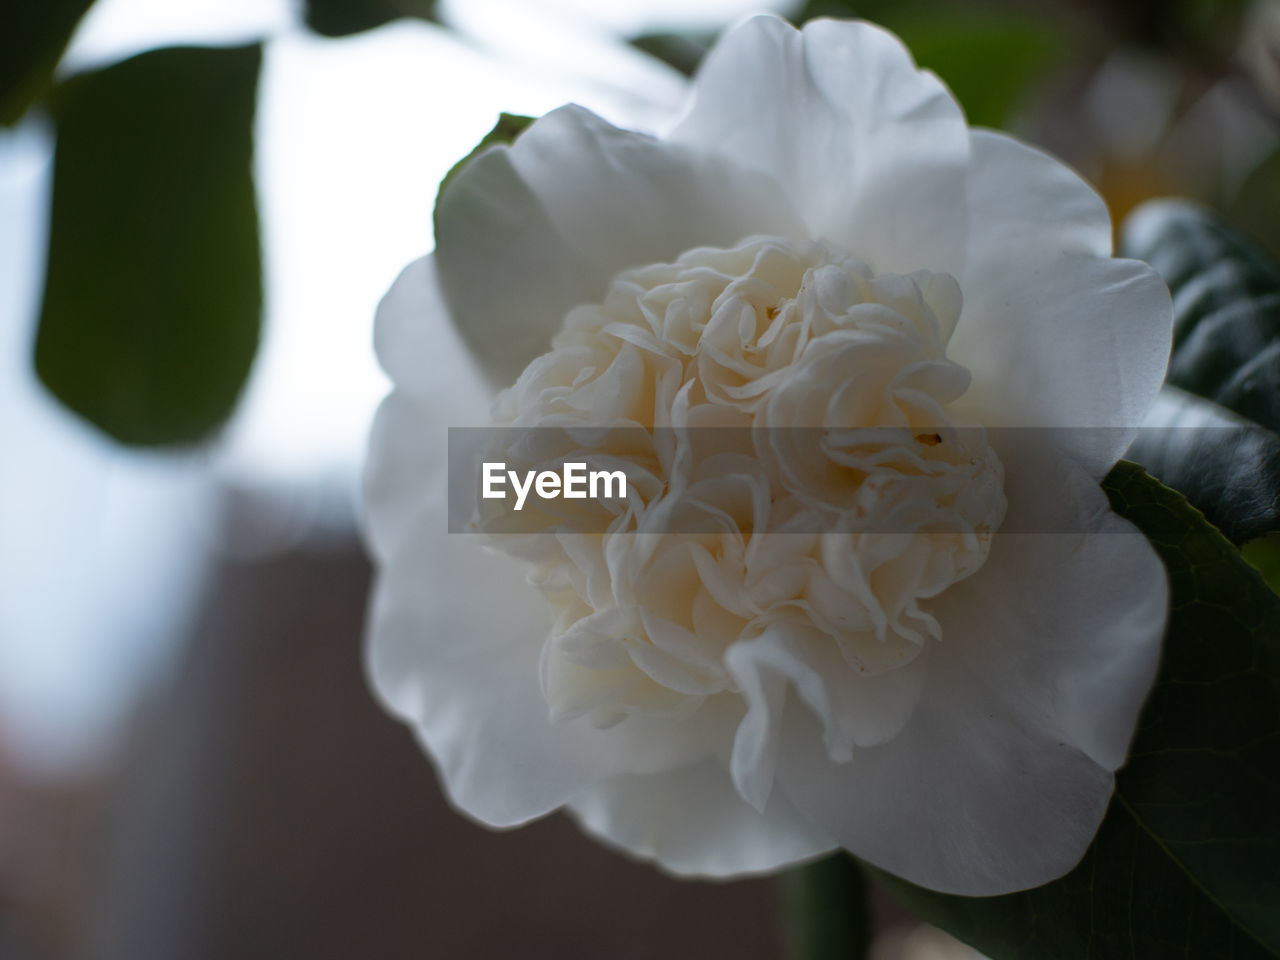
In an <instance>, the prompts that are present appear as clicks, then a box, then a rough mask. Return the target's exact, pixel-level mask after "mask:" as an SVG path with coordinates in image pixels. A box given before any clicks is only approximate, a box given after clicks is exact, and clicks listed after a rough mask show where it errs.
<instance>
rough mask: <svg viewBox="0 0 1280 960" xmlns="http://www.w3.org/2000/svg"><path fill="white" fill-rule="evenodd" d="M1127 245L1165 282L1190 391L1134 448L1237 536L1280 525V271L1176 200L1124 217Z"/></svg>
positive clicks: (1157, 417)
mask: <svg viewBox="0 0 1280 960" xmlns="http://www.w3.org/2000/svg"><path fill="white" fill-rule="evenodd" d="M1121 253H1122V254H1124V255H1125V256H1130V257H1138V258H1140V259H1143V260H1146V261H1147V262H1148V263H1150V264H1151V265H1152V266H1154V267H1155V268H1156V270H1158V271H1159V272H1160V275H1161V276H1162V277H1164V280H1165V282H1166V283H1168V284H1169V289H1170V290H1171V291H1172V293H1173V312H1174V340H1173V354H1172V357H1171V358H1170V362H1169V377H1168V380H1169V383H1170V384H1172V385H1173V386H1174V387H1177V388H1180V389H1181V390H1182V391H1185V393H1183V394H1168V395H1166V397H1164V398H1162V399H1163V400H1164V401H1165V402H1164V403H1163V405H1162V406H1161V405H1158V406H1157V409H1156V411H1155V414H1154V419H1153V422H1152V424H1151V426H1152V427H1153V428H1154V429H1149V430H1147V431H1144V433H1143V434H1142V435H1141V436H1140V437H1139V439H1138V441H1137V442H1136V443H1135V445H1134V447H1133V448H1132V449H1131V450H1130V453H1129V455H1130V456H1131V457H1132V458H1133V459H1135V460H1138V461H1140V462H1141V463H1142V464H1143V465H1144V466H1146V467H1147V469H1149V470H1150V471H1151V472H1152V473H1153V474H1155V475H1156V476H1158V477H1159V478H1160V479H1161V480H1163V481H1164V482H1165V483H1167V484H1169V485H1170V486H1172V487H1175V488H1176V489H1178V490H1180V491H1181V492H1182V493H1184V494H1186V496H1187V497H1188V498H1189V499H1190V500H1191V502H1192V503H1193V504H1194V505H1195V506H1196V507H1197V508H1199V509H1200V510H1202V511H1204V513H1205V515H1206V516H1208V517H1209V519H1210V520H1211V521H1213V523H1215V524H1216V525H1217V526H1218V527H1219V528H1220V529H1221V530H1222V531H1223V533H1224V534H1226V535H1227V537H1228V538H1229V539H1230V540H1232V542H1234V543H1243V542H1244V541H1246V540H1251V539H1254V538H1256V537H1259V536H1262V535H1263V534H1266V533H1269V532H1271V531H1274V530H1280V433H1277V432H1276V431H1277V430H1280V267H1277V266H1276V265H1275V264H1274V263H1272V262H1271V260H1270V259H1269V257H1268V256H1267V255H1266V254H1265V253H1264V252H1263V251H1261V250H1260V249H1258V248H1257V247H1255V246H1254V245H1253V244H1251V243H1250V242H1249V241H1247V240H1245V239H1244V238H1243V237H1241V236H1240V235H1239V234H1237V233H1236V232H1235V231H1233V230H1232V229H1231V228H1230V227H1228V226H1226V224H1224V223H1223V222H1222V221H1220V220H1219V219H1217V218H1216V217H1215V216H1214V215H1213V214H1211V213H1209V212H1208V211H1206V210H1203V209H1201V208H1200V207H1197V206H1195V205H1193V204H1190V203H1186V202H1183V201H1173V200H1161V201H1154V202H1151V203H1148V204H1144V205H1143V206H1142V207H1139V208H1138V209H1137V210H1135V211H1134V212H1133V214H1131V215H1130V216H1129V218H1128V219H1127V220H1126V221H1125V225H1124V229H1123V231H1122V234H1121ZM1195 398H1205V400H1208V401H1212V403H1205V402H1203V401H1199V400H1197V399H1195ZM1164 428H1172V429H1164Z"/></svg>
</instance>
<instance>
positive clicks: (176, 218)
mask: <svg viewBox="0 0 1280 960" xmlns="http://www.w3.org/2000/svg"><path fill="white" fill-rule="evenodd" d="M260 59H261V57H260V51H259V49H258V48H257V47H256V46H252V47H242V48H238V49H204V48H201V49H196V48H174V49H166V50H157V51H152V52H149V53H144V54H141V55H139V56H137V57H134V58H133V59H130V60H126V61H124V62H122V63H118V64H115V65H113V66H110V67H107V68H106V69H104V70H101V71H98V72H95V73H90V74H84V75H81V76H78V77H75V78H73V79H72V80H71V81H70V82H68V83H67V84H66V86H65V87H64V88H62V89H61V90H60V91H59V92H58V95H57V97H56V99H55V119H56V123H57V148H56V154H55V161H54V178H53V179H54V183H53V211H52V220H51V225H50V236H49V258H48V268H47V276H46V281H45V294H44V304H43V309H42V312H41V318H40V330H39V334H38V337H37V340H36V369H37V371H38V373H39V375H40V377H41V379H42V380H43V381H44V383H45V384H46V385H47V386H48V388H49V389H50V390H51V391H53V393H54V394H55V395H56V396H57V397H58V398H59V399H60V400H62V402H63V403H65V404H66V405H67V406H68V407H70V408H71V409H72V410H74V411H75V412H77V413H78V414H80V415H81V416H83V417H84V418H86V419H87V420H89V421H90V422H92V423H93V424H95V425H96V426H98V427H99V428H101V429H102V430H104V431H106V432H107V433H108V434H110V435H111V436H113V437H115V438H116V439H118V440H121V441H123V442H125V443H133V444H162V443H179V442H192V441H195V440H198V439H200V438H202V437H204V436H205V435H207V434H208V433H209V432H210V431H211V430H213V429H214V428H215V427H216V426H218V425H219V424H220V423H221V422H222V421H223V420H224V419H225V418H226V417H227V416H228V415H229V414H230V412H231V410H232V408H233V406H234V404H235V401H236V398H237V396H238V395H239V393H240V389H241V387H242V386H243V384H244V382H245V379H246V377H247V375H248V372H249V367H250V364H251V363H252V360H253V355H254V352H255V350H256V349H257V344H258V325H259V313H260V310H261V299H262V291H261V278H260V267H259V245H258V223H257V214H256V208H255V203H254V189H253V180H252V175H251V169H250V168H251V160H252V131H253V114H254V102H255V98H256V86H257V77H258V68H259V63H260Z"/></svg>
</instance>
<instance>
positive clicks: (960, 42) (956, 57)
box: [886, 9, 1063, 127]
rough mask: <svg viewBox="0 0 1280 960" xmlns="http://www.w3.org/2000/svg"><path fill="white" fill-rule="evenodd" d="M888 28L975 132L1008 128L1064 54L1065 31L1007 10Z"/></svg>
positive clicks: (893, 21)
mask: <svg viewBox="0 0 1280 960" xmlns="http://www.w3.org/2000/svg"><path fill="white" fill-rule="evenodd" d="M886 26H889V27H890V28H891V29H892V30H894V31H895V32H896V33H897V34H898V35H899V36H900V37H901V38H902V40H903V42H904V43H906V45H907V47H908V49H910V50H911V53H912V55H913V56H914V57H915V58H916V62H917V63H918V64H919V65H920V66H921V67H925V68H927V69H930V70H932V71H933V72H934V73H936V74H937V75H938V76H939V77H941V78H942V80H943V82H944V83H946V84H947V86H948V87H950V88H951V92H952V93H953V94H955V97H956V99H957V100H959V101H960V104H961V106H963V107H964V111H965V115H966V116H967V117H968V120H969V123H971V124H973V125H975V126H983V127H1003V126H1006V125H1007V124H1008V122H1009V118H1010V114H1011V113H1012V112H1013V108H1014V107H1016V106H1017V105H1018V103H1019V102H1020V100H1021V98H1022V96H1023V95H1024V94H1025V93H1026V92H1027V90H1028V88H1029V87H1030V86H1031V85H1032V84H1033V83H1034V81H1035V80H1037V79H1038V78H1040V77H1041V76H1043V75H1044V74H1045V73H1046V72H1047V71H1048V70H1049V68H1050V67H1052V66H1053V65H1054V64H1055V63H1056V62H1057V61H1058V60H1059V58H1060V57H1061V55H1062V53H1063V39H1062V30H1061V27H1060V26H1055V25H1054V24H1051V23H1049V22H1047V21H1045V20H1042V19H1037V18H1034V17H1027V16H1020V15H1015V14H1012V13H1010V12H1009V11H1007V10H1006V11H1001V12H998V13H975V12H974V11H971V10H967V9H966V10H965V12H964V13H963V14H956V13H943V12H941V11H931V12H929V13H927V14H925V13H921V14H917V15H914V16H905V17H903V16H899V17H893V18H890V19H889V20H888V21H887V22H886Z"/></svg>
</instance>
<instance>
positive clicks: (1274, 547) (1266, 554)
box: [1240, 533, 1280, 594]
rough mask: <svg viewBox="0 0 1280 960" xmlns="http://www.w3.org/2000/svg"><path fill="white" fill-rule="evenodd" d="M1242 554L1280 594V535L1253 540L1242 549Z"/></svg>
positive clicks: (1269, 535)
mask: <svg viewBox="0 0 1280 960" xmlns="http://www.w3.org/2000/svg"><path fill="white" fill-rule="evenodd" d="M1240 554H1241V555H1242V556H1243V557H1244V558H1245V559H1246V560H1247V561H1249V564H1250V565H1251V566H1252V567H1253V568H1254V569H1255V570H1257V571H1258V572H1259V573H1260V574H1262V579H1263V580H1265V581H1266V582H1267V586H1269V587H1270V588H1271V589H1272V590H1273V591H1274V592H1275V593H1278V594H1280V533H1271V534H1268V535H1267V536H1265V537H1259V538H1258V539H1257V540H1251V541H1250V542H1249V543H1246V544H1245V545H1244V546H1243V547H1241V548H1240Z"/></svg>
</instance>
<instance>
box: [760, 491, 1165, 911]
mask: <svg viewBox="0 0 1280 960" xmlns="http://www.w3.org/2000/svg"><path fill="white" fill-rule="evenodd" d="M1095 489H1096V488H1095ZM1097 496H1098V497H1101V496H1102V494H1101V492H1098V494H1097ZM1080 507H1081V514H1082V517H1087V516H1088V515H1089V514H1090V513H1093V514H1095V516H1096V523H1095V532H1092V533H1088V534H1075V535H1070V534H1060V535H1039V536H1035V535H1026V536H1022V535H997V536H996V538H995V540H994V542H993V547H992V551H991V556H990V558H989V560H988V562H987V564H986V566H984V567H983V569H982V570H981V571H980V572H979V573H978V574H976V575H975V576H974V577H972V578H970V579H969V580H966V581H963V582H961V583H959V584H957V585H955V586H953V587H952V588H951V589H950V590H948V591H947V593H946V594H944V595H943V596H942V597H941V598H940V600H939V602H938V603H937V606H936V607H935V613H936V614H937V616H938V619H939V620H940V621H941V622H942V628H943V639H942V641H941V642H940V643H939V644H938V647H937V649H936V650H935V651H934V655H933V657H932V658H931V660H930V664H929V675H928V679H927V681H926V685H925V690H924V693H923V694H922V696H921V698H920V703H919V705H918V706H917V708H916V711H915V713H914V714H913V715H912V717H911V720H910V722H909V723H908V724H907V726H906V727H905V729H904V730H903V731H902V733H901V734H900V735H899V736H898V737H897V738H895V739H893V740H892V741H890V742H889V743H886V744H884V745H882V746H879V747H873V748H870V749H867V750H860V751H857V752H855V754H854V757H853V760H852V761H851V762H850V763H848V764H844V765H837V764H832V763H831V762H830V761H829V760H828V758H827V757H826V755H825V752H824V751H823V750H822V746H821V741H820V737H821V734H820V731H818V730H817V729H816V725H815V724H814V723H813V721H812V720H811V719H809V718H808V717H807V716H806V715H804V714H803V713H802V712H801V711H794V710H793V711H789V712H788V714H787V722H788V729H787V731H786V734H785V738H786V739H785V740H784V743H783V745H782V748H781V750H780V760H779V781H778V786H779V791H780V792H781V791H785V792H786V793H787V794H788V795H789V796H790V797H791V799H792V801H793V802H794V803H795V804H796V805H797V806H798V807H800V808H801V809H803V810H805V811H806V812H807V813H809V814H810V815H811V816H812V817H813V818H814V819H815V821H816V822H818V823H819V824H820V825H821V826H823V827H824V828H826V829H827V830H828V831H830V833H831V835H832V836H833V837H834V838H835V839H836V841H837V842H838V843H840V844H841V845H842V846H844V847H846V848H848V849H849V850H851V851H852V852H853V853H854V854H856V855H857V856H860V857H863V858H864V859H866V860H869V861H870V862H871V863H874V864H876V865H877V866H880V867H883V868H884V869H886V870H889V871H890V872H892V873H895V874H898V875H899V876H902V877H904V878H906V879H907V880H910V881H912V882H913V883H917V884H921V885H923V886H926V887H930V888H932V889H936V890H941V891H944V892H948V893H958V894H965V895H970V896H985V895H993V894H1000V893H1007V892H1010V891H1013V890H1019V889H1024V888H1028V887H1033V886H1036V885H1038V884H1041V883H1045V882H1047V881H1049V880H1052V879H1054V878H1056V877H1058V876H1060V875H1061V874H1063V873H1065V872H1066V871H1067V870H1069V869H1070V868H1071V867H1072V866H1074V865H1075V864H1076V863H1077V862H1078V861H1079V859H1080V857H1081V856H1082V855H1083V854H1084V852H1085V850H1086V848H1087V847H1088V844H1089V842H1090V841H1091V839H1092V838H1093V835H1094V833H1095V832H1096V830H1097V827H1098V824H1099V823H1100V821H1101V818H1102V815H1103V813H1104V812H1105V810H1106V807H1107V803H1108V800H1109V798H1110V795H1111V790H1112V786H1113V775H1112V772H1113V770H1114V769H1115V768H1116V767H1117V766H1118V765H1119V764H1120V763H1121V762H1122V761H1123V759H1124V755H1125V751H1126V749H1127V747H1128V742H1129V738H1130V737H1131V736H1132V733H1133V729H1134V725H1135V723H1136V719H1137V715H1138V711H1139V709H1140V708H1141V705H1142V702H1143V699H1144V697H1145V696H1146V693H1147V691H1148V690H1149V688H1150V684H1151V681H1152V679H1153V677H1154V674H1155V669H1156V664H1157V660H1158V657H1159V649H1160V639H1161V636H1162V635H1163V631H1164V622H1165V616H1166V608H1167V602H1168V591H1167V584H1166V580H1165V575H1164V570H1163V567H1162V566H1161V564H1160V561H1159V559H1158V558H1157V557H1156V555H1155V553H1154V551H1153V550H1152V548H1151V546H1150V544H1148V542H1147V541H1146V539H1145V538H1144V537H1143V536H1142V535H1141V534H1139V533H1138V532H1136V530H1134V528H1133V527H1132V526H1131V525H1129V524H1128V523H1126V522H1125V521H1123V520H1121V519H1120V518H1118V517H1116V516H1115V515H1114V514H1112V513H1110V512H1109V511H1107V510H1106V509H1105V508H1104V507H1102V506H1100V505H1099V504H1097V503H1083V504H1081V505H1080ZM976 611H980V612H981V615H980V616H975V612H976Z"/></svg>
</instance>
